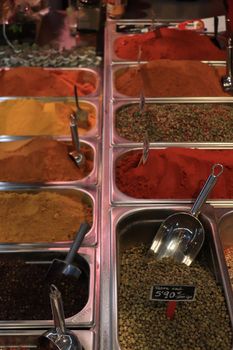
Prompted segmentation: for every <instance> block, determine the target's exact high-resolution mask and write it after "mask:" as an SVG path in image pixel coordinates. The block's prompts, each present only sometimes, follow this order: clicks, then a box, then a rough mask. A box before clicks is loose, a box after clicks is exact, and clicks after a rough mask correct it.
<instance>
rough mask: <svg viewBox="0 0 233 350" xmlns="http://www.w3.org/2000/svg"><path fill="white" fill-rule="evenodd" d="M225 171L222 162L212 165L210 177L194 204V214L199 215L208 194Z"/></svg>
mask: <svg viewBox="0 0 233 350" xmlns="http://www.w3.org/2000/svg"><path fill="white" fill-rule="evenodd" d="M222 172H223V166H222V164H214V165H213V167H212V172H211V174H210V176H209V177H208V179H207V180H206V183H205V184H204V186H203V188H202V190H201V192H200V193H199V195H198V197H197V199H196V200H195V203H194V204H193V206H192V208H191V211H190V213H191V214H192V215H193V216H196V217H197V216H198V214H199V212H200V210H201V207H202V205H203V204H204V203H205V201H206V199H207V197H208V194H209V193H210V191H211V190H212V188H213V187H214V185H215V184H216V182H217V179H218V177H219V176H220V175H221V174H222Z"/></svg>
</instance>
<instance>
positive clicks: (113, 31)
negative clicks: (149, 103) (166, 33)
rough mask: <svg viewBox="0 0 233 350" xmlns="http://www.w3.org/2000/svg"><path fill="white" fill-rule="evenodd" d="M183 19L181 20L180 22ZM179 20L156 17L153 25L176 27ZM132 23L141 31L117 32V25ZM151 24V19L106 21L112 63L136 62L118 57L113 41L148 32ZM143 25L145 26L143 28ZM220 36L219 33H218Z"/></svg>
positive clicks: (210, 34)
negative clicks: (109, 36)
mask: <svg viewBox="0 0 233 350" xmlns="http://www.w3.org/2000/svg"><path fill="white" fill-rule="evenodd" d="M182 21H183V20H181V22H182ZM179 23H180V22H178V21H176V22H174V21H167V20H164V19H161V20H157V19H156V23H155V25H157V26H159V25H163V24H166V25H167V26H168V28H173V29H175V28H177V25H178V24H179ZM132 25H135V26H136V27H138V28H142V30H141V31H138V32H135V33H132V34H131V33H124V32H123V33H121V32H118V31H117V27H119V26H126V27H127V26H132ZM151 25H152V21H151V20H144V21H142V20H139V21H135V20H133V21H129V20H125V21H115V22H109V23H108V26H107V30H108V32H109V35H111V43H110V44H109V45H110V47H109V54H110V57H109V58H110V61H111V62H112V63H125V62H131V63H134V64H136V63H137V60H126V59H123V58H119V57H118V56H117V55H116V53H115V50H114V45H115V41H116V40H117V39H118V38H120V37H127V38H129V37H130V36H133V35H135V34H136V35H137V34H139V35H140V34H143V33H146V32H149V30H148V29H149V27H150V26H151ZM143 27H144V28H145V29H144V30H143ZM199 35H200V36H203V35H204V36H208V37H213V33H209V32H203V33H202V32H200V33H199ZM219 36H220V35H219ZM146 62H147V61H141V63H146Z"/></svg>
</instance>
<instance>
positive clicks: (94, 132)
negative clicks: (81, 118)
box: [0, 96, 102, 141]
mask: <svg viewBox="0 0 233 350" xmlns="http://www.w3.org/2000/svg"><path fill="white" fill-rule="evenodd" d="M8 100H14V101H16V102H17V101H21V100H35V101H38V102H42V103H49V102H53V103H56V102H63V103H67V102H70V103H75V99H74V98H73V97H29V96H26V97H0V105H1V103H2V102H4V101H8ZM79 103H80V104H82V103H85V105H87V106H90V107H91V108H93V109H94V111H95V115H96V123H95V125H94V127H93V128H91V129H90V130H88V131H87V132H86V133H85V134H83V135H82V138H83V139H85V138H88V137H89V138H92V137H93V138H99V137H100V135H101V125H102V113H101V112H102V111H101V106H100V101H99V99H98V98H97V97H93V98H90V97H89V98H88V99H86V97H85V96H83V97H80V98H79ZM1 117H2V120H4V115H2V116H1ZM35 121H36V119H35ZM67 125H69V116H67ZM6 136H9V137H16V136H25V137H33V136H38V135H35V134H31V135H28V134H26V135H23V134H21V135H0V141H1V139H4V138H5V137H6ZM49 136H51V135H50V134H49ZM67 136H70V133H69V135H55V136H54V137H67Z"/></svg>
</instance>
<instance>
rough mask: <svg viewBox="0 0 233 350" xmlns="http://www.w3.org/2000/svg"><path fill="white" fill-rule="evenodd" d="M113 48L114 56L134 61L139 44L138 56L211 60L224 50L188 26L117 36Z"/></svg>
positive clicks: (224, 54) (223, 57)
mask: <svg viewBox="0 0 233 350" xmlns="http://www.w3.org/2000/svg"><path fill="white" fill-rule="evenodd" d="M113 46H114V47H113V51H114V53H115V54H116V56H117V58H118V59H119V60H120V59H122V60H126V61H136V60H137V57H138V49H139V46H140V47H141V50H142V55H141V59H142V60H143V61H151V60H155V59H164V58H165V59H175V60H176V59H184V60H189V59H191V60H207V61H209V60H211V61H222V60H225V59H226V51H225V50H223V49H220V48H218V47H217V46H216V45H214V43H213V42H212V40H211V38H210V37H208V36H207V35H205V34H199V33H196V32H194V31H191V30H178V29H171V28H160V29H157V30H153V31H151V32H149V33H143V34H136V35H122V36H119V37H118V38H117V39H116V40H115V42H114V44H113Z"/></svg>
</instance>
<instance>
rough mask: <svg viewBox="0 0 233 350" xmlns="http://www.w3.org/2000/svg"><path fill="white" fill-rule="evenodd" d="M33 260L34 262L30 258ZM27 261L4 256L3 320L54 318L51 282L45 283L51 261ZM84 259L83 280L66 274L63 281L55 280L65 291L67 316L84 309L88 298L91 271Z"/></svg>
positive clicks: (0, 294) (1, 264)
mask: <svg viewBox="0 0 233 350" xmlns="http://www.w3.org/2000/svg"><path fill="white" fill-rule="evenodd" d="M60 258H61V257H59V259H60ZM52 259H53V258H52ZM62 259H64V256H63V258H62ZM80 259H81V258H80ZM30 260H31V261H32V259H28V261H30ZM45 260H50V259H48V258H47V259H45ZM25 261H27V260H25V259H23V258H17V257H15V258H14V257H13V256H9V255H7V254H3V255H1V258H0V276H1V284H0V321H9V320H51V319H52V313H51V307H50V299H49V291H50V285H49V284H47V283H46V282H45V276H46V272H47V270H48V266H49V264H39V263H33V264H31V263H25ZM81 261H82V265H81V266H79V267H80V268H81V269H82V270H83V272H82V274H81V276H80V278H79V280H77V279H74V278H71V277H62V278H61V280H55V281H53V282H54V284H55V285H56V286H57V288H58V289H59V291H60V292H61V295H62V299H63V304H64V313H65V317H66V318H67V317H70V316H73V315H75V314H77V313H78V312H79V311H81V310H82V309H83V308H84V306H85V304H86V303H87V300H88V295H89V277H88V273H89V272H88V271H85V269H84V267H85V264H84V263H83V260H82V259H81V260H80V262H81Z"/></svg>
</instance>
